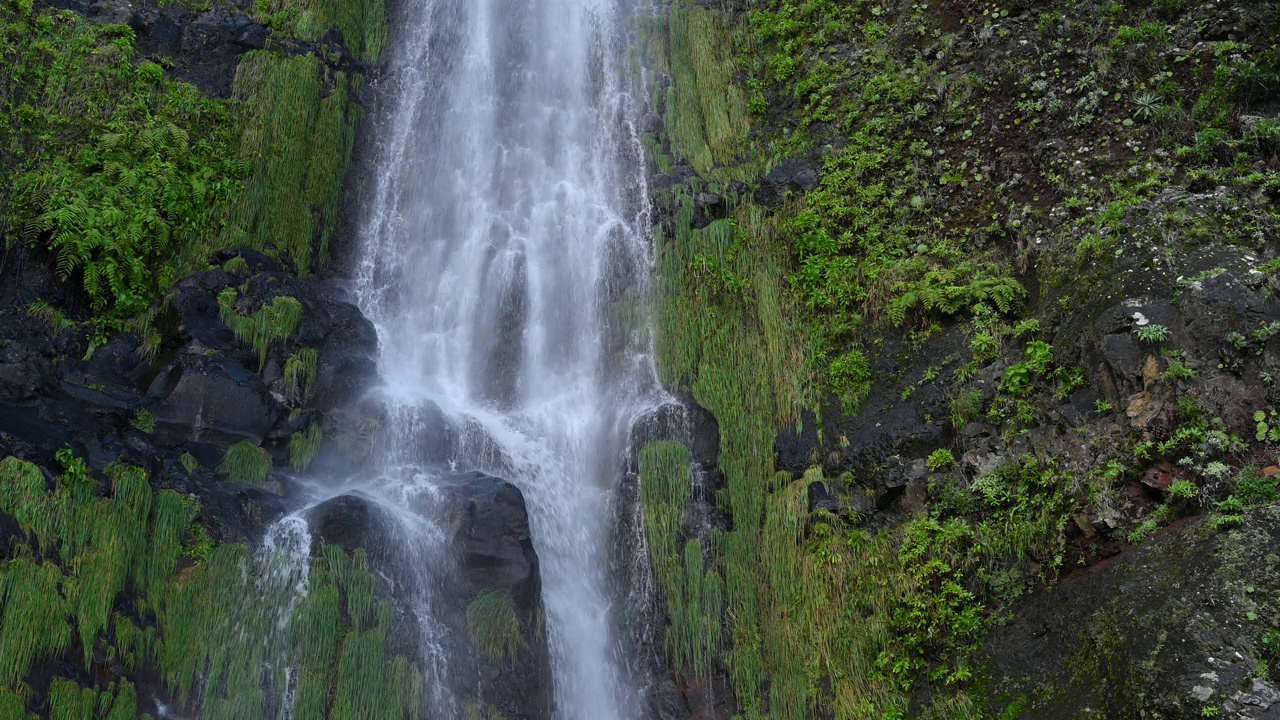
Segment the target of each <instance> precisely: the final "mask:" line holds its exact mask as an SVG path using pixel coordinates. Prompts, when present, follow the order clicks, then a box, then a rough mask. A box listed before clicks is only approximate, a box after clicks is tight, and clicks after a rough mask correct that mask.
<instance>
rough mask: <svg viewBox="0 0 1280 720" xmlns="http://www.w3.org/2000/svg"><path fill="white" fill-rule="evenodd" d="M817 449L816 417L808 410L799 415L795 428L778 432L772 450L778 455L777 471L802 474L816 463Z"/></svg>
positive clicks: (786, 428)
mask: <svg viewBox="0 0 1280 720" xmlns="http://www.w3.org/2000/svg"><path fill="white" fill-rule="evenodd" d="M817 447H818V417H817V415H815V414H814V413H813V412H812V411H810V410H804V411H802V412H801V413H800V422H799V424H798V425H796V426H795V427H785V428H783V429H782V430H780V431H779V432H778V437H777V439H776V440H775V442H774V449H775V450H776V451H777V453H778V469H780V470H787V471H789V472H793V473H803V472H804V471H805V470H806V469H807V468H809V467H811V466H813V464H814V463H815V462H818V458H816V457H814V454H815V451H816V450H817Z"/></svg>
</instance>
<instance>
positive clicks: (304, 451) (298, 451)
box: [289, 422, 324, 472]
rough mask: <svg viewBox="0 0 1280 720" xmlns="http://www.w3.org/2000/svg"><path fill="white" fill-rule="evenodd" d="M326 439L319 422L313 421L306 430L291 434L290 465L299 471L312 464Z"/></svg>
mask: <svg viewBox="0 0 1280 720" xmlns="http://www.w3.org/2000/svg"><path fill="white" fill-rule="evenodd" d="M323 440H324V433H323V432H321V430H320V424H319V423H314V422H313V423H311V424H310V425H308V426H307V428H306V429H305V430H300V431H298V432H296V433H294V434H293V435H290V436H289V466H290V467H292V468H293V469H294V470H296V471H297V472H302V471H304V470H306V469H307V468H308V467H310V466H311V461H312V460H313V459H315V456H316V452H317V451H318V450H319V449H320V443H321V441H323Z"/></svg>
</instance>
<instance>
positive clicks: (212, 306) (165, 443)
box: [0, 250, 377, 541]
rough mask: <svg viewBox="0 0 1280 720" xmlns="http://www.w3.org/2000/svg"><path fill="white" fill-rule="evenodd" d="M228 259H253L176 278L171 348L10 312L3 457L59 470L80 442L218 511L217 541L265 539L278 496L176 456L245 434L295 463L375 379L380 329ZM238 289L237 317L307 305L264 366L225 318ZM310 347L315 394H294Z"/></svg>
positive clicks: (281, 277)
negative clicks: (298, 367)
mask: <svg viewBox="0 0 1280 720" xmlns="http://www.w3.org/2000/svg"><path fill="white" fill-rule="evenodd" d="M217 259H218V260H219V261H221V262H225V261H228V260H232V259H239V260H243V263H242V264H241V263H239V260H238V261H237V264H239V265H240V269H239V270H238V271H237V272H236V273H234V274H232V273H228V272H226V271H225V270H222V269H216V270H210V271H208V272H204V273H199V274H197V275H194V276H191V277H189V278H186V279H184V280H183V281H181V282H179V283H178V285H177V287H176V288H175V290H174V291H173V293H172V295H171V297H170V302H169V304H168V309H167V310H166V311H165V312H164V313H162V314H161V315H160V316H159V317H158V318H157V320H156V327H157V329H158V330H159V331H160V333H161V334H162V336H163V337H164V338H165V340H164V342H163V344H162V346H161V347H160V348H159V350H158V351H156V352H155V353H154V354H148V353H147V352H145V351H144V350H143V347H142V343H141V341H140V339H139V338H138V337H137V336H135V335H133V334H127V333H121V334H117V335H115V336H114V337H112V338H111V339H110V341H109V342H107V343H106V344H105V345H102V346H94V345H93V344H92V343H91V338H90V336H89V335H88V333H87V331H85V330H84V329H82V328H71V329H67V330H57V329H51V327H50V326H49V325H47V324H46V323H45V322H43V321H41V320H40V319H38V318H35V317H32V316H30V315H29V314H27V313H24V312H20V311H18V312H8V313H4V314H0V337H3V338H4V339H3V340H0V451H2V452H4V453H5V454H9V453H15V454H19V455H21V456H23V457H26V458H30V459H33V460H38V461H42V462H44V463H46V464H51V465H52V463H51V462H50V461H51V460H52V455H53V453H54V452H56V451H57V450H59V449H61V448H63V447H70V448H72V449H73V450H74V451H75V452H76V453H77V455H79V456H80V457H83V458H85V459H86V460H87V461H88V462H89V464H90V465H91V466H92V467H95V468H101V467H104V466H105V465H107V464H108V463H110V462H112V461H114V460H123V461H125V462H128V463H130V464H133V465H137V466H141V467H144V468H147V469H148V471H149V472H150V474H151V475H152V476H153V477H156V478H159V479H160V483H161V484H162V486H165V487H173V488H175V489H179V490H180V491H181V492H183V493H184V494H195V495H196V496H197V497H200V498H202V499H207V500H208V501H209V502H212V503H214V504H215V505H217V507H218V508H220V509H219V510H217V511H215V510H212V509H210V508H206V512H205V514H204V518H205V519H206V520H207V521H208V523H209V527H208V529H209V531H210V534H211V536H213V537H215V538H217V539H234V540H252V541H256V540H257V535H258V532H259V531H260V530H261V528H262V527H264V526H265V524H267V523H269V522H270V520H271V519H272V518H273V517H275V516H277V515H278V514H279V513H280V512H282V509H281V504H280V501H279V498H278V497H275V498H274V499H272V497H273V496H272V494H271V493H267V492H263V491H262V490H259V489H240V490H236V491H234V492H233V491H231V490H228V489H225V488H223V487H222V486H223V485H224V483H225V481H224V479H223V478H221V477H220V476H218V475H216V474H214V473H213V472H210V471H209V470H205V469H201V468H194V469H191V470H188V469H187V468H185V467H184V466H183V465H182V464H180V463H179V462H178V458H179V456H181V455H183V454H184V453H189V454H190V455H191V456H193V457H194V458H195V459H196V460H197V461H198V462H199V465H200V466H203V468H216V467H217V466H218V464H219V463H220V462H221V461H222V459H223V457H224V455H225V453H226V450H227V448H228V447H229V446H230V445H232V444H234V443H237V442H240V441H245V440H247V441H249V442H251V443H253V444H254V445H261V446H262V447H264V448H265V449H267V450H268V451H269V452H270V453H271V454H272V456H273V460H274V464H275V467H276V468H283V467H286V466H287V464H288V462H289V442H290V438H291V436H292V435H293V434H294V433H297V432H299V431H302V430H304V429H305V428H307V427H308V426H310V425H311V424H312V423H315V424H317V425H318V426H319V427H321V429H322V431H323V432H324V433H326V434H328V435H330V436H332V435H334V434H336V433H335V431H334V429H335V428H337V427H338V425H339V419H340V413H337V412H336V409H337V408H340V407H343V406H345V405H347V404H350V403H352V402H353V401H354V400H356V399H358V398H359V396H360V395H361V394H363V393H364V392H365V391H366V390H367V389H368V388H369V387H371V386H372V384H373V383H374V382H376V379H377V369H376V365H375V361H374V356H375V355H376V353H377V335H376V333H375V331H374V329H373V326H372V325H371V324H370V323H369V322H368V320H366V319H365V318H364V317H363V316H362V315H361V314H360V311H359V310H358V309H357V308H356V307H355V306H354V305H352V304H350V303H348V302H346V301H344V300H342V299H341V297H340V295H339V291H337V290H336V289H335V288H333V287H332V286H329V285H327V284H326V283H323V282H319V281H315V280H297V279H294V278H290V277H289V276H288V275H286V274H285V273H284V272H283V269H282V268H281V267H280V265H279V264H278V263H277V262H276V261H275V260H272V259H270V258H267V257H266V256H264V255H261V254H260V253H256V252H254V251H251V250H236V251H227V252H224V253H223V254H222V255H221V256H220V257H219V258H217ZM230 287H235V288H237V289H238V292H237V301H238V302H239V303H240V305H239V306H238V307H240V308H243V310H240V311H238V312H243V313H250V312H252V311H253V310H254V309H256V308H258V307H260V306H261V305H263V304H265V303H268V302H270V301H271V300H272V299H273V298H276V297H279V296H285V295H287V296H289V297H292V298H294V299H295V300H297V301H298V304H299V306H300V308H301V310H302V319H301V321H300V322H299V323H298V326H297V328H296V330H295V331H294V332H292V333H290V334H289V336H288V337H286V338H283V339H279V340H275V341H273V342H271V343H269V344H268V346H267V348H266V354H265V362H262V361H261V360H260V357H259V355H258V353H257V352H256V351H255V350H254V349H253V348H251V347H247V346H246V343H245V342H244V341H243V340H242V339H240V338H237V337H236V335H235V333H234V332H233V331H232V330H231V328H229V327H228V326H227V324H226V323H224V322H223V319H222V317H221V308H220V306H219V304H218V299H217V296H218V293H220V292H222V291H223V290H225V289H226V288H230ZM301 350H309V351H314V353H315V358H316V360H315V379H314V382H313V383H312V388H311V390H312V392H311V393H310V394H309V395H307V394H305V392H301V391H299V389H296V388H290V387H288V382H287V379H286V378H285V377H284V372H283V369H284V367H285V366H286V364H287V363H288V359H289V357H290V356H291V355H292V354H294V353H296V352H298V351H301ZM330 416H332V417H330ZM325 444H328V443H327V442H325V443H322V447H323V445H325ZM53 466H55V467H56V465H53ZM272 481H273V482H275V483H276V485H275V488H276V490H279V489H280V487H281V486H280V483H284V482H288V478H287V477H285V475H284V474H283V473H279V472H277V473H273V475H272Z"/></svg>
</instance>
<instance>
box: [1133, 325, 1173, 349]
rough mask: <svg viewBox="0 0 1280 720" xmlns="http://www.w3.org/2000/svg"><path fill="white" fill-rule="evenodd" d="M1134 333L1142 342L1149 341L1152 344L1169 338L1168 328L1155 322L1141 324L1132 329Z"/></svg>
mask: <svg viewBox="0 0 1280 720" xmlns="http://www.w3.org/2000/svg"><path fill="white" fill-rule="evenodd" d="M1134 333H1135V334H1136V335H1137V336H1138V339H1139V340H1141V341H1142V342H1145V343H1151V344H1153V345H1155V344H1158V343H1162V342H1164V341H1165V340H1167V339H1169V328H1167V327H1165V326H1164V325H1157V324H1155V323H1148V324H1146V325H1141V326H1139V327H1137V328H1135V329H1134Z"/></svg>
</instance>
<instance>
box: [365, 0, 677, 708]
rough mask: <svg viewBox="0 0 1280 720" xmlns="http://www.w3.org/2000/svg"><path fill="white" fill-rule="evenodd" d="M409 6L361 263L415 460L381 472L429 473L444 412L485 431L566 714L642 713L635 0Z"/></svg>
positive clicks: (643, 382)
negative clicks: (626, 510) (508, 494)
mask: <svg viewBox="0 0 1280 720" xmlns="http://www.w3.org/2000/svg"><path fill="white" fill-rule="evenodd" d="M401 12H402V14H403V15H404V17H403V18H402V19H401V21H400V30H399V33H398V37H395V38H393V42H392V48H393V51H392V57H391V59H390V67H389V70H388V72H387V73H386V74H385V76H384V80H383V81H382V82H383V86H382V87H381V88H380V95H382V96H383V97H386V98H388V100H387V103H388V105H387V107H385V108H383V109H381V110H380V112H379V114H378V116H377V117H375V121H374V123H373V129H372V131H371V132H373V133H374V134H375V137H376V138H377V141H376V144H377V148H376V153H375V154H376V158H375V160H374V165H375V167H376V171H375V175H374V177H373V178H371V179H370V182H371V183H372V189H371V193H370V195H371V200H370V203H369V205H368V206H367V207H365V208H363V213H364V218H365V221H364V225H363V230H362V233H361V242H362V244H363V245H362V247H363V249H362V254H361V257H360V260H359V264H358V268H357V275H356V296H357V298H358V303H359V304H360V306H361V308H362V310H363V311H364V312H365V314H366V315H367V316H368V317H369V318H370V319H371V320H372V321H373V322H374V324H375V325H376V326H377V328H378V331H379V338H380V343H381V358H380V360H379V367H380V371H381V373H382V376H383V378H384V380H385V387H384V389H383V393H384V395H385V399H386V402H387V404H388V405H389V406H390V407H391V412H390V413H389V417H390V418H391V425H392V426H391V427H389V428H385V429H384V432H385V433H387V436H388V437H389V441H388V444H389V446H390V448H391V449H390V450H389V452H390V453H391V454H392V455H396V454H397V453H400V454H402V455H403V457H400V458H394V457H393V458H389V460H390V461H391V462H389V463H388V465H389V466H397V467H398V468H399V469H398V470H397V472H395V473H391V474H387V473H385V472H384V474H385V475H387V481H389V482H390V483H391V484H392V485H394V484H395V483H397V482H403V483H405V485H406V486H408V487H413V486H415V483H417V482H418V479H421V478H422V477H428V480H427V481H426V482H427V484H428V485H429V472H427V471H426V470H423V469H421V468H416V467H415V466H414V447H415V445H416V444H417V443H420V442H421V440H420V433H421V431H422V427H421V424H422V418H423V417H424V416H429V415H430V414H431V412H432V411H433V410H434V407H435V406H438V407H439V408H440V409H442V410H443V411H444V413H445V414H446V415H447V416H449V417H450V418H452V419H453V420H454V422H455V424H461V425H469V426H470V427H472V428H473V429H474V430H475V431H476V433H475V434H476V435H477V436H478V437H482V438H484V439H485V441H484V442H476V443H467V442H463V443H461V445H460V446H459V449H458V450H456V451H455V452H454V454H453V456H452V457H451V458H450V460H451V462H452V463H453V465H454V466H455V468H456V469H458V470H470V469H480V470H485V471H488V472H491V473H493V474H496V475H499V476H501V477H504V478H506V479H508V480H510V481H512V482H514V483H515V484H517V485H518V486H519V487H520V488H521V490H522V491H523V492H524V494H525V498H526V502H527V503H528V506H529V512H530V522H531V529H532V534H533V541H534V544H535V547H536V548H537V552H538V554H539V556H540V558H541V562H542V583H543V603H544V606H545V611H546V621H547V632H548V637H549V642H550V651H551V660H552V669H553V675H554V678H555V697H556V709H557V715H558V717H560V718H564V719H565V720H626V719H627V718H630V717H632V715H631V713H630V710H629V709H630V708H632V707H634V705H635V702H634V697H633V696H632V695H633V693H634V690H633V689H631V687H630V685H631V683H630V682H629V681H628V678H627V677H626V676H627V673H626V672H625V671H624V669H623V667H622V665H621V664H620V660H619V657H618V655H619V653H618V645H617V637H618V635H619V632H618V629H617V628H615V627H612V624H613V623H612V621H611V614H610V606H611V602H612V601H613V599H614V595H615V590H614V589H613V588H612V587H611V583H610V580H609V576H608V572H607V565H608V547H609V533H610V531H611V521H612V518H613V512H612V510H611V508H610V507H609V503H610V497H611V493H612V492H613V489H614V488H615V487H616V483H617V480H618V474H619V467H620V459H621V457H622V454H623V452H624V451H625V442H626V438H627V433H628V428H629V427H630V424H631V422H632V421H633V419H634V418H635V417H636V416H637V415H638V414H639V413H640V412H642V411H643V410H644V409H645V408H646V407H649V406H651V405H653V404H654V403H655V402H658V401H659V400H660V399H661V398H660V394H661V390H660V388H659V387H658V383H657V381H656V378H655V375H654V372H653V367H652V361H651V356H650V354H649V352H648V345H649V344H648V340H647V332H646V326H647V325H646V322H645V321H644V316H645V313H644V302H643V298H644V297H645V294H646V288H645V282H646V278H647V276H648V272H649V265H650V259H649V255H648V249H647V246H646V242H645V236H646V234H647V228H646V227H645V225H644V222H645V220H644V219H645V218H646V217H647V212H646V209H645V208H644V207H643V202H644V198H645V197H646V193H645V190H644V186H643V183H644V174H643V166H642V163H641V162H640V152H641V151H640V149H639V142H638V133H637V131H636V130H635V122H634V120H635V118H634V115H635V108H634V107H633V100H632V98H631V97H630V96H629V94H628V93H627V89H628V88H629V87H630V80H629V79H628V78H627V77H626V74H625V73H626V72H627V68H628V64H627V63H626V62H625V57H626V41H625V37H624V34H623V21H622V10H621V9H620V8H619V7H618V3H617V1H616V0H410V4H409V6H407V7H405V8H403V9H402V11H401ZM397 448H399V449H398V450H397ZM392 490H394V488H392ZM418 535H420V536H421V535H422V534H421V533H418Z"/></svg>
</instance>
